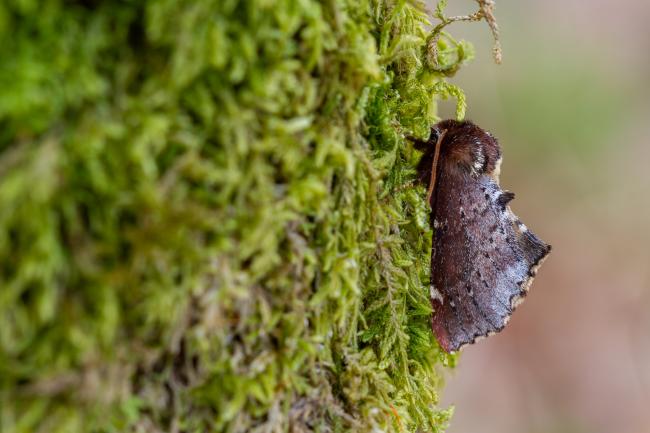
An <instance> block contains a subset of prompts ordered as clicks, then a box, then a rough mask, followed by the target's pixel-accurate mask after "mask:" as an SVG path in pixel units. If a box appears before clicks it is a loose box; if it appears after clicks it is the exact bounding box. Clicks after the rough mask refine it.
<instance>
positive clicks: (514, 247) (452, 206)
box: [418, 120, 550, 352]
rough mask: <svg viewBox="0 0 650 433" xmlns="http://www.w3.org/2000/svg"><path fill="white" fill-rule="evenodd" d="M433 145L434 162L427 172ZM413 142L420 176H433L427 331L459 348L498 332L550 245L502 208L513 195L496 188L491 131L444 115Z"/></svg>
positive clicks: (496, 152) (446, 347)
mask: <svg viewBox="0 0 650 433" xmlns="http://www.w3.org/2000/svg"><path fill="white" fill-rule="evenodd" d="M438 139H440V142H438V143H436V142H437V141H438ZM435 145H439V146H440V149H439V151H440V161H439V162H438V164H437V167H435V169H436V175H435V176H433V177H431V172H432V168H434V167H432V163H433V160H434V158H433V154H434V150H432V148H433V147H435ZM419 146H420V148H424V149H423V150H425V154H424V155H423V157H422V160H421V161H420V164H419V166H418V173H419V177H420V180H421V181H423V182H426V180H428V179H432V178H434V179H436V180H435V185H434V190H433V194H432V196H431V208H432V212H431V220H432V225H433V227H434V228H435V235H434V236H435V237H434V241H433V249H432V253H431V303H432V307H433V310H434V312H433V317H432V328H433V332H434V333H435V335H436V338H437V339H438V342H439V343H440V345H441V347H442V348H443V349H444V350H446V351H448V352H451V351H457V350H459V349H460V348H461V347H462V346H464V345H466V344H470V343H473V342H475V341H476V340H477V339H479V338H480V337H485V336H488V335H491V334H493V333H495V332H498V331H500V330H501V329H503V327H504V326H505V325H506V323H507V322H508V319H509V318H510V315H511V314H512V312H513V310H514V309H515V307H516V306H517V305H518V304H519V302H521V300H522V299H523V298H524V297H525V296H526V293H527V291H528V288H529V286H530V283H531V282H532V280H533V278H534V276H535V273H536V270H537V267H538V266H539V265H540V264H541V262H542V261H543V260H544V258H545V257H546V256H547V255H548V253H549V251H550V246H548V245H546V244H545V243H544V242H542V241H541V240H540V239H539V238H538V237H537V236H535V235H534V234H533V233H532V232H531V231H530V230H528V229H527V227H526V226H525V225H524V224H523V223H521V222H520V221H519V219H518V218H517V217H516V216H515V215H514V214H513V213H512V211H511V209H510V207H509V206H508V203H509V202H510V201H511V200H512V199H513V198H514V194H512V193H510V192H507V191H502V190H501V188H500V187H499V184H498V171H499V165H500V161H501V150H500V148H499V145H498V143H497V141H496V139H495V138H494V137H492V136H491V135H490V134H489V133H487V132H485V131H483V130H482V129H480V128H479V127H477V126H476V125H474V124H472V123H471V122H456V121H453V120H448V121H443V122H440V123H439V124H437V125H436V126H435V127H434V128H433V130H432V138H431V139H430V140H429V141H428V142H426V143H423V142H420V143H419Z"/></svg>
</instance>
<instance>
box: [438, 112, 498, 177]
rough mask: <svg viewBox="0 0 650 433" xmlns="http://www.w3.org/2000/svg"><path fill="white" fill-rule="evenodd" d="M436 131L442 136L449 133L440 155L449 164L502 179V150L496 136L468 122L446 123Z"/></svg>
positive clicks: (445, 136) (473, 172)
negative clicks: (500, 168) (499, 173)
mask: <svg viewBox="0 0 650 433" xmlns="http://www.w3.org/2000/svg"><path fill="white" fill-rule="evenodd" d="M433 129H434V130H436V134H437V135H438V136H440V134H442V133H443V132H444V131H446V132H445V134H444V137H443V140H442V142H441V144H440V146H441V149H440V154H441V157H442V158H444V159H443V160H445V161H446V163H447V164H455V165H457V166H458V167H459V168H461V169H463V170H466V171H467V172H469V173H471V174H473V175H475V176H478V175H481V174H488V175H491V176H494V177H498V169H499V164H500V159H501V148H500V147H499V143H498V141H497V139H496V138H494V137H493V136H492V134H490V133H489V132H487V131H485V130H483V129H481V128H479V127H478V126H476V125H475V124H474V123H472V122H470V121H468V120H465V121H461V122H459V121H457V120H443V121H442V122H440V123H438V124H436V125H435V126H434V127H433ZM432 135H433V134H432Z"/></svg>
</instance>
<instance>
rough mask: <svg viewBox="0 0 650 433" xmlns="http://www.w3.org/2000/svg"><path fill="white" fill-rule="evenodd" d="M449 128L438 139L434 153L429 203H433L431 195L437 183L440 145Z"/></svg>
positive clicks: (428, 196) (428, 193)
mask: <svg viewBox="0 0 650 433" xmlns="http://www.w3.org/2000/svg"><path fill="white" fill-rule="evenodd" d="M446 133H447V130H446V129H444V130H443V131H442V132H441V133H440V134H439V135H438V140H436V149H435V151H434V154H433V164H432V165H431V180H430V181H429V189H428V190H427V203H429V204H431V196H432V195H433V188H434V186H435V185H436V168H437V167H438V157H439V156H440V145H441V144H442V139H443V138H445V134H446Z"/></svg>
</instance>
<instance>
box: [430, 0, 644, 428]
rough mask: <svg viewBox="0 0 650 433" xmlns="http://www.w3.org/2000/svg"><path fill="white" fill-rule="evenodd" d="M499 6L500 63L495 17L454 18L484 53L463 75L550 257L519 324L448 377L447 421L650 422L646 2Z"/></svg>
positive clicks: (464, 8)
mask: <svg viewBox="0 0 650 433" xmlns="http://www.w3.org/2000/svg"><path fill="white" fill-rule="evenodd" d="M435 3H436V2H435V1H432V2H430V6H431V8H432V9H433V7H434V6H435ZM449 3H450V4H449V6H448V8H447V14H448V15H452V14H453V15H456V14H466V13H468V12H470V11H473V10H474V9H475V3H474V2H472V1H470V0H459V1H453V2H449ZM496 16H497V20H498V22H499V25H500V28H501V41H502V45H503V64H502V65H495V64H494V62H493V60H492V57H491V55H492V51H491V48H492V39H491V35H490V33H489V29H488V28H487V26H486V25H485V23H480V24H473V23H470V24H464V23H460V24H455V25H452V26H451V27H450V28H449V31H450V33H451V34H452V35H454V36H455V37H459V38H464V39H467V40H469V41H471V42H472V43H474V46H475V48H476V59H475V60H474V62H473V63H471V64H469V65H468V66H466V67H465V68H462V69H461V71H460V72H459V73H458V74H457V76H456V77H454V78H453V79H452V82H454V83H456V84H459V85H460V86H461V87H462V88H463V89H464V90H465V91H466V94H467V101H468V106H469V109H468V112H467V116H466V117H467V118H468V119H471V120H474V121H475V122H476V123H477V124H479V125H481V126H482V127H483V128H485V129H488V130H490V131H491V132H493V133H494V134H495V135H496V136H497V137H498V138H499V139H500V142H501V145H502V147H503V150H504V156H505V157H504V164H503V166H502V175H501V185H502V186H503V187H504V188H505V189H509V190H512V191H514V192H515V193H516V194H517V198H516V199H515V201H514V202H513V203H512V208H513V210H514V212H515V213H516V214H517V215H519V216H520V217H521V219H522V220H523V221H524V222H525V223H526V224H527V225H528V226H529V227H531V228H532V229H533V231H535V233H537V234H538V235H539V236H540V237H541V238H542V239H544V240H545V241H547V242H548V243H550V244H552V245H553V253H552V254H551V256H550V257H549V259H548V260H547V261H546V263H545V264H544V266H543V267H542V269H541V271H540V273H539V275H538V277H537V279H536V281H535V283H534V284H533V286H532V291H531V293H530V295H529V297H528V300H527V301H526V302H525V303H524V304H522V305H521V306H520V307H519V309H518V310H517V312H515V314H514V317H513V319H512V321H511V322H510V324H509V326H508V327H507V328H506V329H505V330H504V331H503V332H502V333H501V334H499V335H497V336H495V337H492V338H491V339H490V340H488V341H482V342H480V343H478V344H476V345H474V346H470V347H467V348H466V349H465V350H464V352H463V354H462V356H461V359H460V365H459V367H458V368H457V369H456V371H455V372H453V373H452V374H451V375H449V376H448V377H447V387H446V390H445V395H444V398H443V403H444V404H446V405H449V404H453V405H455V407H456V412H455V416H454V418H453V420H452V424H451V427H450V429H449V430H448V432H449V433H476V432H481V433H492V432H495V433H496V432H499V433H510V432H512V433H515V432H516V433H537V432H562V433H582V432H589V433H600V432H603V433H604V432H608V433H611V432H617V433H637V432H650V227H649V226H650V198H649V196H650V167H649V166H648V164H649V162H650V98H649V97H650V25H649V24H648V23H650V2H648V1H647V0H619V1H614V0H592V1H589V2H586V1H584V0H545V1H538V0H502V1H497V8H496ZM453 109H454V102H453V101H450V102H449V103H444V104H443V107H442V113H441V115H442V116H443V117H452V116H453Z"/></svg>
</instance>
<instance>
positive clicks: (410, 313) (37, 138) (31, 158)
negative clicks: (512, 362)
mask: <svg viewBox="0 0 650 433" xmlns="http://www.w3.org/2000/svg"><path fill="white" fill-rule="evenodd" d="M429 19H430V16H429V15H428V14H427V12H426V11H425V10H424V8H423V7H422V6H421V5H420V4H419V3H418V2H417V1H397V0H365V1H358V0H329V1H323V2H321V1H315V0H300V1H299V0H295V1H277V2H276V1H268V0H266V1H265V0H258V1H254V0H249V1H244V0H212V1H210V0H205V1H177V0H156V1H149V2H138V1H122V2H108V1H101V0H97V1H76V2H71V1H63V0H48V1H36V0H9V1H4V2H2V3H1V4H0V387H1V388H0V430H1V431H3V432H4V431H6V432H14V431H15V432H48V433H49V432H52V433H54V432H66V433H69V432H91V431H92V432H109V431H111V432H113V431H139V432H140V431H141V432H150V431H151V432H153V431H171V432H181V431H182V432H204V431H215V432H221V431H224V432H226V431H228V432H242V431H259V432H281V431H295V432H301V431H321V432H326V431H350V430H354V431H373V429H379V430H387V431H415V430H416V429H421V430H425V431H439V430H441V429H443V428H444V425H445V423H446V421H447V419H448V417H449V411H445V410H440V409H439V408H438V407H437V406H436V403H437V394H436V391H437V390H438V388H439V385H440V379H439V376H438V374H437V373H436V371H435V368H436V367H437V366H442V365H449V364H450V363H453V361H454V358H453V357H449V356H448V355H446V354H444V353H442V352H441V351H440V350H439V349H438V347H437V345H436V343H435V340H434V339H433V337H432V335H431V332H430V330H429V315H430V307H429V301H428V278H429V277H428V263H429V257H428V256H429V249H430V242H431V233H430V231H429V228H428V218H427V209H426V207H425V203H424V200H423V197H422V195H423V191H421V190H418V189H407V190H401V191H402V192H396V188H398V187H399V186H401V185H403V184H404V183H406V182H407V181H408V180H409V179H412V178H413V173H414V171H413V167H414V164H415V162H416V161H417V158H418V154H417V153H416V152H414V151H413V149H412V147H411V146H410V144H409V143H408V142H407V141H406V140H405V139H404V136H405V135H407V134H413V135H418V136H426V135H427V134H428V128H429V126H430V124H431V123H433V122H434V121H435V120H436V98H437V97H439V96H444V97H447V96H450V95H451V96H455V97H459V96H461V95H460V92H459V90H458V89H456V88H455V87H453V86H451V85H448V84H446V83H445V82H444V76H445V72H444V71H447V72H449V71H453V70H455V68H456V67H457V65H458V64H459V63H461V62H462V61H463V60H465V58H466V57H467V48H468V47H467V46H466V45H465V44H462V43H456V42H454V41H453V40H451V39H450V38H449V37H445V38H444V40H441V41H438V48H439V49H440V51H439V53H438V55H439V62H440V63H439V64H438V66H439V68H438V69H439V71H438V72H437V71H435V70H433V69H432V66H431V65H430V64H429V63H427V61H426V59H427V56H428V55H429V54H430V53H428V52H427V25H428V22H429ZM461 99H462V98H461ZM460 102H461V103H460V104H459V106H460V107H461V109H462V105H463V104H462V100H461V101H460ZM379 430H374V431H379Z"/></svg>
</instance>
